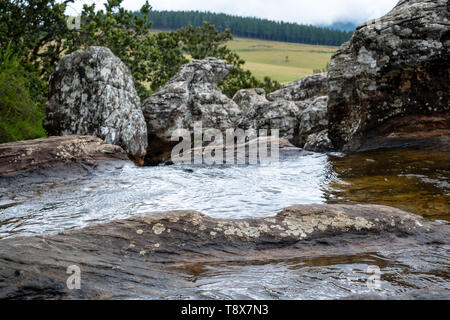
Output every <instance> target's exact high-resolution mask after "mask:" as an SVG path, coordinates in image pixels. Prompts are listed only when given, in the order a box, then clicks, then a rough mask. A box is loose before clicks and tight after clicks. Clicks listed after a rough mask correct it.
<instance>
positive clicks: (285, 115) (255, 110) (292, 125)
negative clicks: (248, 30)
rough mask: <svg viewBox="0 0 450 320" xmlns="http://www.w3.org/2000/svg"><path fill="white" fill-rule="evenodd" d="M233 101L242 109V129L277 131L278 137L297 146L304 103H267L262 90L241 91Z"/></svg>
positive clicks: (284, 101) (283, 101) (278, 101)
mask: <svg viewBox="0 0 450 320" xmlns="http://www.w3.org/2000/svg"><path fill="white" fill-rule="evenodd" d="M233 100H234V101H235V102H236V103H237V104H239V106H240V107H241V109H242V121H241V123H240V126H241V127H242V128H243V129H256V130H261V129H265V130H269V134H270V130H272V129H278V130H279V134H280V137H282V138H284V139H287V140H289V141H290V142H291V143H293V144H294V145H298V134H297V133H298V116H299V115H300V114H301V113H302V111H303V110H304V109H305V108H306V104H304V103H295V102H293V101H287V100H281V99H279V100H276V101H269V100H267V98H266V93H265V91H264V90H263V89H243V90H240V91H238V92H237V93H236V94H235V96H234V97H233Z"/></svg>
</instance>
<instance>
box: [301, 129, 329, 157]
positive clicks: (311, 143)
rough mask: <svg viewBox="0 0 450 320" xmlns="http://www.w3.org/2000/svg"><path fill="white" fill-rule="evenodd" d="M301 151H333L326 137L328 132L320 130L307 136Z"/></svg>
mask: <svg viewBox="0 0 450 320" xmlns="http://www.w3.org/2000/svg"><path fill="white" fill-rule="evenodd" d="M303 149H305V150H308V151H314V152H328V151H332V150H333V145H332V144H331V140H330V138H329V137H328V130H326V129H325V130H322V131H320V132H317V133H312V134H310V135H308V138H307V139H306V143H305V145H304V146H303Z"/></svg>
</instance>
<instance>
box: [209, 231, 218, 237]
mask: <svg viewBox="0 0 450 320" xmlns="http://www.w3.org/2000/svg"><path fill="white" fill-rule="evenodd" d="M209 234H210V235H211V236H213V237H214V236H215V235H217V232H214V231H211V232H210V233H209Z"/></svg>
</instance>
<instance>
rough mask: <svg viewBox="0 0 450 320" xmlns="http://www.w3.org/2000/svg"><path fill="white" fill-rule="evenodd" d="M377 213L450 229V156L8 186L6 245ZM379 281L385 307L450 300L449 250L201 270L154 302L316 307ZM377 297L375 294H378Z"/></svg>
mask: <svg viewBox="0 0 450 320" xmlns="http://www.w3.org/2000/svg"><path fill="white" fill-rule="evenodd" d="M312 203H371V204H385V205H390V206H393V207H397V208H400V209H403V210H406V211H409V212H412V213H415V214H419V215H422V216H424V217H425V218H427V219H430V220H444V221H450V153H448V152H439V151H436V152H430V151H413V150H401V151H398V150H397V151H378V152H371V153H364V154H356V155H343V154H328V155H327V154H316V153H313V154H298V155H291V156H289V157H285V158H284V159H283V160H282V161H281V162H280V163H277V164H271V165H265V166H214V167H206V166H165V167H164V166H163V167H147V168H137V167H135V166H134V165H132V164H131V163H127V162H116V163H114V164H113V165H109V166H100V167H99V168H98V169H97V170H94V171H93V172H91V171H89V170H86V171H80V172H79V173H78V174H77V175H64V173H61V172H56V171H55V172H40V173H34V174H25V175H22V176H20V177H16V178H14V179H9V178H8V179H5V178H3V179H2V178H0V239H1V238H10V237H15V236H29V235H38V234H55V233H58V232H61V231H64V230H68V229H73V228H81V227H85V226H87V225H91V224H97V223H104V222H109V221H111V220H116V219H122V218H127V217H130V216H136V215H144V214H149V213H152V212H160V211H167V210H180V209H188V210H198V211H200V212H203V213H205V214H208V215H210V216H212V217H220V218H248V217H263V216H273V215H275V214H276V213H278V212H279V211H280V210H281V209H283V208H285V207H287V206H290V205H294V204H312ZM369 265H377V266H379V267H380V268H381V269H382V274H383V276H382V280H383V281H382V284H383V286H382V288H383V289H382V290H381V291H380V292H378V293H379V294H382V295H393V294H402V293H407V292H410V291H411V290H416V289H423V288H425V289H430V288H434V289H439V290H445V291H446V292H447V293H448V292H450V271H449V269H450V250H449V248H445V247H436V248H435V249H433V250H429V251H427V252H423V253H420V254H418V253H416V254H415V255H414V258H413V259H412V258H411V256H410V255H408V254H407V253H405V252H403V253H398V254H392V253H391V254H386V255H383V254H382V253H380V252H376V253H375V252H374V253H373V254H369V255H355V256H340V257H339V256H338V257H320V258H311V259H298V260H295V259H294V260H289V261H263V262H258V263H255V264H246V265H239V264H237V265H232V264H220V265H214V264H211V265H201V266H191V267H189V269H186V270H182V272H184V273H185V275H186V279H188V282H189V283H191V285H190V286H187V287H186V288H177V289H176V290H174V291H173V292H168V293H166V294H165V295H163V296H161V297H158V298H192V297H194V298H233V299H247V298H252V299H253V298H260V299H273V298H276V299H278V298H282V299H299V298H306V299H316V298H319V299H320V298H340V297H345V296H348V295H351V294H355V293H357V294H364V293H371V292H372V291H370V290H369V289H368V288H367V286H366V279H367V277H368V275H367V267H368V266H369ZM372 293H373V292H372ZM448 295H449V296H450V293H448Z"/></svg>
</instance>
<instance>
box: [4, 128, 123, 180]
mask: <svg viewBox="0 0 450 320" xmlns="http://www.w3.org/2000/svg"><path fill="white" fill-rule="evenodd" d="M118 159H120V160H127V159H128V157H127V155H126V153H125V152H124V151H123V149H122V148H121V147H119V146H115V145H111V144H107V143H106V142H104V141H103V140H101V139H99V138H96V137H91V136H65V137H50V138H42V139H35V140H27V141H19V142H11V143H4V144H0V178H1V177H5V176H11V175H15V174H18V173H22V172H25V171H30V170H36V169H56V168H62V167H69V166H70V165H76V166H79V165H88V166H93V165H95V164H97V163H99V162H100V161H106V160H118Z"/></svg>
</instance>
